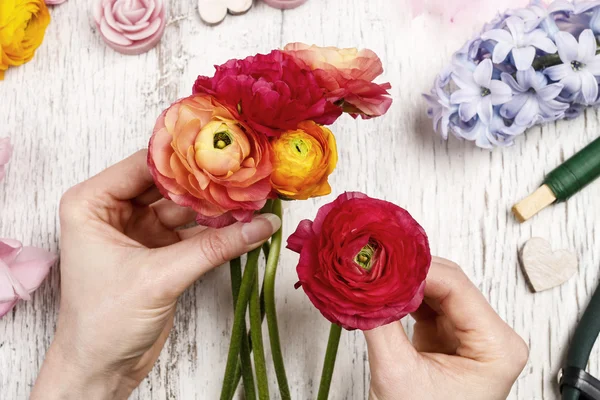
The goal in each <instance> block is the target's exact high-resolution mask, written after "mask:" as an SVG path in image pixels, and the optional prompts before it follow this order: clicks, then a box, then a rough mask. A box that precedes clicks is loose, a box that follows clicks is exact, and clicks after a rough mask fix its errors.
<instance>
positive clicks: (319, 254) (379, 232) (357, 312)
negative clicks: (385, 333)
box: [288, 192, 431, 330]
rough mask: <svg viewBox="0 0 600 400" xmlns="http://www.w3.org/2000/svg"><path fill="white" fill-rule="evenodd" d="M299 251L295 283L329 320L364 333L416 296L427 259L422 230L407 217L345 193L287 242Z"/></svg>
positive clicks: (408, 306) (406, 308)
mask: <svg viewBox="0 0 600 400" xmlns="http://www.w3.org/2000/svg"><path fill="white" fill-rule="evenodd" d="M288 248H289V249H291V250H293V251H295V252H297V253H300V261H299V263H298V267H297V268H296V269H297V272H298V278H299V282H298V284H297V285H298V286H300V285H301V286H302V288H303V289H304V292H305V293H306V294H307V295H308V298H309V299H310V301H311V302H312V303H313V304H314V306H315V307H316V308H317V309H318V310H319V311H321V314H323V316H325V318H327V319H328V320H329V321H331V322H332V323H335V324H338V325H341V326H342V327H344V328H346V329H348V330H352V329H361V330H370V329H375V328H377V327H379V326H381V325H385V324H389V323H391V322H394V321H398V320H400V319H401V318H403V317H404V316H406V315H407V314H409V313H411V312H413V311H415V310H417V308H418V307H419V306H420V304H421V302H422V301H423V296H424V290H425V278H426V277H427V273H428V272H429V266H430V264H431V254H430V250H429V242H428V240H427V235H426V234H425V231H424V230H423V228H421V226H420V225H419V224H418V223H417V222H416V221H415V220H414V219H413V218H412V217H411V216H410V214H409V213H408V212H407V211H406V210H404V209H402V208H400V207H398V206H396V205H394V204H392V203H389V202H387V201H383V200H377V199H372V198H370V197H367V196H366V195H364V194H362V193H356V192H355V193H344V194H342V195H341V196H339V197H338V198H337V199H336V200H335V201H334V202H332V203H330V204H327V205H325V206H323V207H321V209H320V210H319V212H318V214H317V217H316V218H315V221H314V222H312V221H309V220H304V221H302V222H300V225H298V229H297V230H296V232H295V233H294V234H293V235H292V236H290V237H289V239H288Z"/></svg>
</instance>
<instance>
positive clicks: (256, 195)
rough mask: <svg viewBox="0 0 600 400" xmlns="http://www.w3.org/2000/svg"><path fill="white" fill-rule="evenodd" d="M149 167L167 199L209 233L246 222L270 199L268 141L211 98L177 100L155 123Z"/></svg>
mask: <svg viewBox="0 0 600 400" xmlns="http://www.w3.org/2000/svg"><path fill="white" fill-rule="evenodd" d="M148 165H149V167H150V171H151V173H152V176H153V177H154V180H155V182H156V185H157V187H158V188H159V190H160V191H161V193H162V194H163V196H164V197H165V198H167V199H171V200H173V201H174V202H175V203H177V204H179V205H182V206H185V207H190V208H192V209H194V210H195V211H197V212H198V218H197V220H198V223H200V224H202V225H207V226H212V227H222V226H226V225H230V224H232V223H234V222H235V221H243V222H249V221H250V220H251V219H252V215H253V214H254V212H255V211H257V210H260V209H261V208H262V207H263V206H264V205H265V203H266V200H267V198H268V197H269V195H270V193H271V184H270V182H269V176H270V174H271V171H272V165H271V150H270V146H269V143H268V142H267V139H266V137H264V136H262V135H258V134H256V133H255V132H254V131H253V130H252V129H251V128H250V127H248V126H246V125H245V124H244V123H243V122H240V121H238V116H237V115H235V111H232V110H230V109H228V108H227V107H226V106H224V105H222V104H221V103H219V102H218V101H217V100H216V99H215V98H214V97H212V96H209V95H194V96H191V97H187V98H185V99H182V100H179V101H178V102H176V103H175V104H173V105H171V107H169V108H168V109H167V110H165V111H164V112H163V113H162V115H161V116H160V117H159V119H158V121H157V122H156V126H155V128H154V133H153V135H152V138H151V139H150V145H149V149H148Z"/></svg>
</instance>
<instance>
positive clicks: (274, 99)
mask: <svg viewBox="0 0 600 400" xmlns="http://www.w3.org/2000/svg"><path fill="white" fill-rule="evenodd" d="M216 69H217V70H216V72H215V75H214V77H212V78H209V77H206V76H199V77H198V79H197V80H196V83H195V84H194V93H208V94H212V95H214V96H215V97H217V98H218V99H219V100H220V101H223V102H225V103H226V104H230V105H232V106H235V107H237V109H238V111H239V112H240V115H241V116H242V118H244V120H246V121H247V122H248V124H249V125H250V126H251V127H252V128H254V129H255V130H256V131H258V132H260V133H263V134H265V135H267V136H278V135H279V134H281V132H283V131H286V130H292V129H296V127H297V126H298V124H299V123H300V122H302V121H306V120H312V121H315V122H316V123H318V124H323V125H330V124H332V123H334V122H335V120H336V119H337V118H338V117H339V116H340V115H341V114H342V109H341V108H340V107H338V106H336V105H334V104H333V103H332V102H331V101H328V100H327V99H326V98H325V93H324V91H323V88H321V87H320V86H319V84H318V83H317V79H316V77H315V75H314V74H313V72H312V71H311V70H310V69H306V68H301V67H300V66H299V65H298V64H297V63H296V60H295V59H294V58H293V57H290V56H288V55H286V54H285V53H282V52H281V51H278V50H274V51H272V52H271V53H269V54H257V55H256V56H252V57H248V58H245V59H243V60H229V61H228V62H226V63H225V64H223V65H221V66H218V67H216Z"/></svg>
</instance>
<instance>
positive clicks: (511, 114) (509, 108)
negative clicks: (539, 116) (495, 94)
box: [500, 95, 529, 119]
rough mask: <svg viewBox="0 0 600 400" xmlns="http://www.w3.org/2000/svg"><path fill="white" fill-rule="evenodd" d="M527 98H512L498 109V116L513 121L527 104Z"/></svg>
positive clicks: (522, 96) (520, 96) (519, 96)
mask: <svg viewBox="0 0 600 400" xmlns="http://www.w3.org/2000/svg"><path fill="white" fill-rule="evenodd" d="M528 97H529V96H528V95H518V96H514V97H513V98H512V100H511V101H509V102H508V103H506V104H504V105H503V106H502V108H500V115H501V116H502V117H504V118H507V119H514V118H515V117H516V116H517V114H518V113H519V111H520V110H521V108H523V106H524V105H525V103H526V102H527V98H528Z"/></svg>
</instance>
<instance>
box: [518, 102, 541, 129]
mask: <svg viewBox="0 0 600 400" xmlns="http://www.w3.org/2000/svg"><path fill="white" fill-rule="evenodd" d="M538 112H539V107H538V103H537V100H536V98H535V97H534V96H528V98H527V101H526V102H525V104H524V105H523V107H522V108H521V110H520V111H519V113H518V114H517V118H515V123H516V124H518V125H521V126H531V125H533V123H534V122H535V117H536V116H537V114H538Z"/></svg>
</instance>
